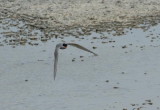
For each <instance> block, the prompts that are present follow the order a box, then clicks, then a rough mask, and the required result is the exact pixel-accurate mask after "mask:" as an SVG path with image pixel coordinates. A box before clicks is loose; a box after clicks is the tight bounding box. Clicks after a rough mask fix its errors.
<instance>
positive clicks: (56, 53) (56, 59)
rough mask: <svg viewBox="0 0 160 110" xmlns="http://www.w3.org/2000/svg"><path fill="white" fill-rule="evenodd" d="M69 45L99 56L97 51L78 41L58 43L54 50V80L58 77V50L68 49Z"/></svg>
mask: <svg viewBox="0 0 160 110" xmlns="http://www.w3.org/2000/svg"><path fill="white" fill-rule="evenodd" d="M68 45H70V46H73V47H76V48H79V49H81V50H84V51H87V52H90V53H92V54H94V55H95V56H98V54H96V53H94V52H92V51H91V50H89V49H87V48H85V47H83V46H81V45H79V44H76V43H59V44H57V45H56V48H55V51H54V80H55V78H56V73H57V64H58V50H59V49H66V48H67V46H68Z"/></svg>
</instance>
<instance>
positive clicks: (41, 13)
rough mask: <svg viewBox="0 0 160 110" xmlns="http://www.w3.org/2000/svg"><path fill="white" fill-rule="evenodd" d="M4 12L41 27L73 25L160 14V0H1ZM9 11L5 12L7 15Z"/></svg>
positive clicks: (83, 25)
mask: <svg viewBox="0 0 160 110" xmlns="http://www.w3.org/2000/svg"><path fill="white" fill-rule="evenodd" d="M0 7H1V8H0V13H1V18H3V17H2V16H8V17H12V18H21V19H23V20H24V21H27V22H29V24H30V25H33V26H35V27H39V28H52V29H53V28H58V27H65V28H70V27H71V28H72V27H88V26H97V25H101V24H105V23H106V22H107V23H108V22H123V23H125V22H131V21H133V20H138V19H139V18H146V17H154V16H159V15H160V14H159V12H160V0H134V1H133V0H81V1H78V0H65V1H62V0H45V1H44V0H28V1H24V0H1V2H0ZM5 14H6V15H5Z"/></svg>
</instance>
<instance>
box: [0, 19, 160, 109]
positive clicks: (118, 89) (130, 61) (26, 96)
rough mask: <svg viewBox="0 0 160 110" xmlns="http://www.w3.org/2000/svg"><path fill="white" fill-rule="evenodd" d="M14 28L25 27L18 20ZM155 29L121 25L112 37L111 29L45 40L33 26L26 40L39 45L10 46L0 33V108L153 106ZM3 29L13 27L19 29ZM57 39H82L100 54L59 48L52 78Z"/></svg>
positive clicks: (159, 85) (159, 87)
mask: <svg viewBox="0 0 160 110" xmlns="http://www.w3.org/2000/svg"><path fill="white" fill-rule="evenodd" d="M13 23H14V22H13ZM4 25H5V24H4ZM4 25H3V26H2V25H1V27H2V29H3V27H5V26H4ZM19 27H23V28H24V29H25V28H26V27H25V26H24V25H22V24H20V26H19ZM159 30H160V25H157V26H154V27H151V28H150V29H149V30H147V31H145V32H144V30H143V29H132V30H130V29H125V35H121V36H114V35H113V34H114V31H112V32H110V34H109V33H106V32H104V33H95V32H92V34H91V35H87V36H79V38H75V37H73V36H68V37H64V36H61V37H58V38H57V39H55V38H51V39H50V40H48V41H47V42H45V43H42V42H41V38H40V37H41V36H43V33H42V32H40V31H39V30H33V31H34V32H35V31H36V32H38V33H37V36H36V37H38V39H37V40H35V41H34V40H33V41H32V40H31V41H30V40H27V42H32V43H35V42H36V43H38V46H32V45H29V44H25V45H19V44H17V45H14V46H15V47H14V48H13V45H7V44H8V43H5V42H4V41H3V40H4V39H6V40H7V41H9V39H12V37H5V36H4V35H3V34H0V42H1V43H2V44H3V45H4V46H1V47H0V53H1V55H0V62H1V63H0V67H1V68H0V86H1V90H0V97H1V98H0V102H1V103H0V109H3V110H11V109H16V110H22V109H23V110H28V109H34V110H44V109H47V110H53V109H56V110H62V109H64V110H75V109H76V110H82V109H83V110H90V109H92V110H98V109H101V110H115V109H116V110H119V109H121V110H122V109H128V110H132V109H138V108H141V109H142V110H151V109H158V108H159V107H160V104H159V97H160V96H159V91H160V80H159V72H160V68H159V65H160V62H159V58H160V51H159V49H160V44H159V38H160V32H159ZM2 31H3V32H8V31H9V32H10V31H13V32H17V31H19V28H15V27H12V28H10V27H9V29H5V30H1V32H2ZM25 32H26V34H25V35H22V36H19V37H20V38H21V37H23V38H25V37H28V35H29V34H30V32H29V31H27V29H25ZM31 32H32V30H31ZM34 32H33V34H34ZM60 42H75V43H78V44H81V45H83V46H85V47H87V48H89V49H90V50H93V51H94V52H96V53H98V54H99V56H97V57H95V56H93V55H92V54H90V53H87V52H83V51H81V50H78V49H76V48H72V47H68V49H66V50H60V51H59V52H60V54H59V63H58V72H57V77H56V80H55V81H53V52H54V48H55V46H56V44H57V43H60ZM93 48H96V49H93ZM80 56H83V57H82V58H80ZM73 58H75V61H72V60H73ZM82 60H83V61H82ZM148 100H149V101H148Z"/></svg>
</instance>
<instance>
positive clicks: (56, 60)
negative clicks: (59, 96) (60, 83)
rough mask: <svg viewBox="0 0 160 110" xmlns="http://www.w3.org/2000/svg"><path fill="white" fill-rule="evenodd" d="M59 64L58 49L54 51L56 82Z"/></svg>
mask: <svg viewBox="0 0 160 110" xmlns="http://www.w3.org/2000/svg"><path fill="white" fill-rule="evenodd" d="M57 63H58V48H57V47H56V49H55V51H54V80H55V78H56V72H57Z"/></svg>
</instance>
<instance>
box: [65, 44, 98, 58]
mask: <svg viewBox="0 0 160 110" xmlns="http://www.w3.org/2000/svg"><path fill="white" fill-rule="evenodd" d="M67 44H68V45H71V46H74V47H77V48H79V49H81V50H84V51H87V52H90V53H93V54H94V55H95V56H98V54H96V53H94V52H92V51H91V50H89V49H87V48H85V47H83V46H81V45H79V44H75V43H67Z"/></svg>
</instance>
